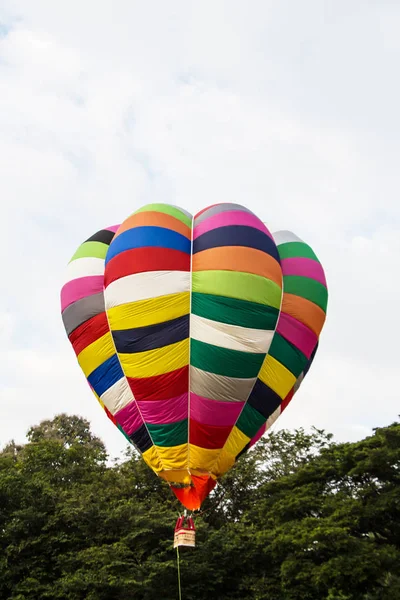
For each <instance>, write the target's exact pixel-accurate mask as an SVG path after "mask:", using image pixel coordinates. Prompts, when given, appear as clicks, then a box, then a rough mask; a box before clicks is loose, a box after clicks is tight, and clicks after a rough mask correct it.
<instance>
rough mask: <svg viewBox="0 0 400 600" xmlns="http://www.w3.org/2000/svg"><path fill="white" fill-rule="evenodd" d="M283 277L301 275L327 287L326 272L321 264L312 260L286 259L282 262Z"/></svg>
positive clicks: (300, 258)
mask: <svg viewBox="0 0 400 600" xmlns="http://www.w3.org/2000/svg"><path fill="white" fill-rule="evenodd" d="M281 267H282V273H283V275H301V276H302V277H309V278H310V279H315V281H319V283H322V285H324V286H325V287H326V279H325V273H324V270H323V268H322V266H321V264H320V263H319V262H317V261H316V260H313V259H312V258H302V257H294V258H284V259H283V260H282V261H281Z"/></svg>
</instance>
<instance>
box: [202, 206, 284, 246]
mask: <svg viewBox="0 0 400 600" xmlns="http://www.w3.org/2000/svg"><path fill="white" fill-rule="evenodd" d="M227 225H247V226H248V227H254V228H255V229H259V231H262V232H263V233H266V234H267V235H269V237H270V238H271V239H273V237H272V234H271V233H270V232H269V230H268V229H267V228H266V227H265V225H264V223H262V221H260V219H259V218H258V217H256V216H255V215H252V214H250V213H247V212H243V211H241V210H229V211H227V212H222V213H218V214H216V215H213V216H211V217H209V218H208V219H205V220H204V221H202V222H201V223H199V225H197V226H196V227H195V228H194V230H193V239H194V240H195V239H196V238H197V237H199V236H200V235H203V233H207V231H211V230H212V229H217V228H218V227H225V226H227Z"/></svg>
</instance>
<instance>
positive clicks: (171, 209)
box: [132, 204, 192, 229]
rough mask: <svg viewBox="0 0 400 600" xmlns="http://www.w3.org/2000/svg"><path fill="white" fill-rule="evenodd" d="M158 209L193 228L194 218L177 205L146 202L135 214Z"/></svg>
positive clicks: (157, 210)
mask: <svg viewBox="0 0 400 600" xmlns="http://www.w3.org/2000/svg"><path fill="white" fill-rule="evenodd" d="M151 210H153V211H156V212H161V213H164V214H166V215H171V217H175V219H179V221H181V222H182V223H184V224H185V225H187V226H188V227H189V228H190V229H192V219H190V218H189V217H188V216H187V215H185V213H183V212H182V211H180V210H179V208H176V207H175V206H170V205H169V204H146V206H142V208H139V210H135V212H134V213H132V214H134V215H136V214H137V213H141V212H148V211H151Z"/></svg>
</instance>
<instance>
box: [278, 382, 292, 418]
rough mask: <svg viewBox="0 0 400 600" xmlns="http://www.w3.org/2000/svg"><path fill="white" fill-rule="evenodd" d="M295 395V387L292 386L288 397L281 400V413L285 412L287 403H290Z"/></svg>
mask: <svg viewBox="0 0 400 600" xmlns="http://www.w3.org/2000/svg"><path fill="white" fill-rule="evenodd" d="M293 396H294V388H292V389H291V390H290V392H289V393H288V395H287V396H286V398H284V399H283V400H282V402H281V414H282V413H283V411H284V410H285V408H286V407H287V405H288V404H289V402H290V401H291V399H292V398H293Z"/></svg>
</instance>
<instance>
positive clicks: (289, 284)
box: [283, 275, 328, 312]
mask: <svg viewBox="0 0 400 600" xmlns="http://www.w3.org/2000/svg"><path fill="white" fill-rule="evenodd" d="M283 285H284V290H285V293H287V294H295V295H296V296H300V297H302V298H306V300H310V302H314V304H316V305H317V306H319V307H320V308H322V310H323V311H325V312H326V307H327V304H328V290H327V289H326V287H325V286H324V285H322V284H321V283H319V281H315V280H314V279H310V278H309V277H299V276H296V275H287V276H285V277H284V278H283Z"/></svg>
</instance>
